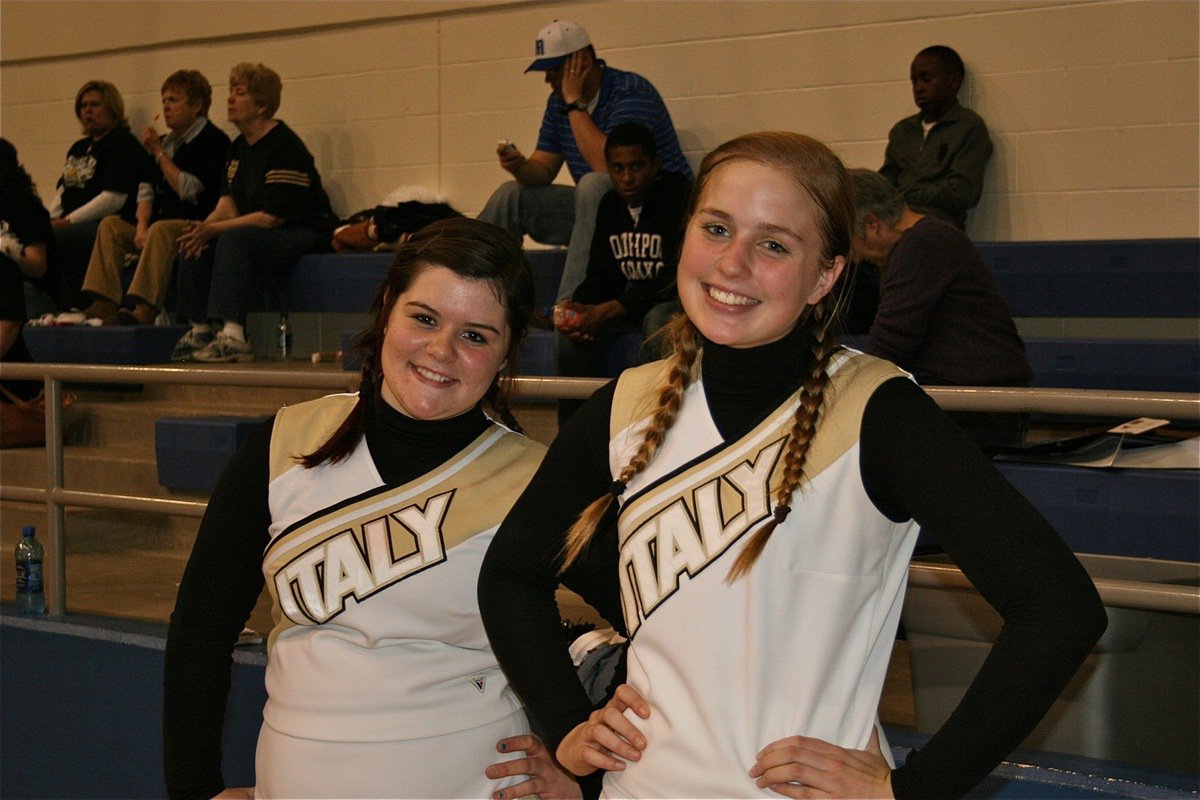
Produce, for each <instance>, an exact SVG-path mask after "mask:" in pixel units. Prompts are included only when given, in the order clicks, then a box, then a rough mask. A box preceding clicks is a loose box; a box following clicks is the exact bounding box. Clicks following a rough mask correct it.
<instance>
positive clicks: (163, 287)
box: [83, 217, 191, 308]
mask: <svg viewBox="0 0 1200 800" xmlns="http://www.w3.org/2000/svg"><path fill="white" fill-rule="evenodd" d="M190 221H191V220H186V219H160V220H159V221H158V222H155V223H153V224H152V225H151V226H150V230H149V231H148V232H147V234H146V246H145V247H144V248H143V249H142V255H141V258H139V259H138V264H137V269H136V270H135V271H134V273H133V283H131V284H130V286H129V295H130V296H131V297H136V298H138V299H139V300H142V301H144V302H147V303H149V304H150V305H152V306H154V307H155V308H162V307H163V301H164V300H166V295H167V286H168V285H170V283H171V270H172V269H174V268H175V256H176V255H178V254H179V247H178V245H177V244H176V243H175V242H176V240H177V239H178V238H179V236H180V234H182V233H183V229H184V227H185V226H187V224H188V223H189V222H190ZM136 232H137V228H135V227H134V226H133V225H130V224H129V223H128V222H126V221H125V220H123V219H121V218H120V217H105V218H104V220H102V221H101V223H100V228H99V229H98V230H97V231H96V244H95V245H94V246H93V247H92V258H91V261H89V262H88V268H87V275H86V276H84V279H83V288H84V289H85V290H87V291H89V292H93V293H94V294H97V295H99V296H101V297H106V298H108V299H109V300H112V301H113V302H114V303H120V302H121V269H122V268H123V267H124V266H125V256H126V255H128V254H129V253H136V252H137V249H136V248H135V247H134V246H133V236H134V234H135V233H136Z"/></svg>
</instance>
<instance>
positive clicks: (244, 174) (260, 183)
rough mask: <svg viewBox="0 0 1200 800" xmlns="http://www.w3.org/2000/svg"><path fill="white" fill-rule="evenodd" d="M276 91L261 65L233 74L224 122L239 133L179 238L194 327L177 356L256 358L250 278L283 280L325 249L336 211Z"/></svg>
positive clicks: (186, 305)
mask: <svg viewBox="0 0 1200 800" xmlns="http://www.w3.org/2000/svg"><path fill="white" fill-rule="evenodd" d="M282 91H283V84H282V82H281V81H280V79H279V75H278V74H276V73H275V71H274V70H271V69H269V68H268V67H265V66H263V65H262V64H238V65H237V66H236V67H234V68H233V71H232V72H231V73H230V75H229V103H228V108H229V121H230V122H232V123H233V124H234V126H236V127H237V129H238V131H239V132H240V133H239V135H238V137H237V138H236V139H234V140H233V144H232V145H231V146H230V148H229V161H228V165H227V166H226V168H225V180H224V183H223V184H222V186H221V199H220V200H218V201H217V207H216V208H215V209H213V212H212V213H211V214H209V215H208V217H207V218H205V220H204V221H203V222H193V223H190V224H189V225H188V226H187V227H186V228H185V230H184V232H183V234H182V235H181V236H180V237H179V253H180V260H179V309H178V310H179V313H180V314H181V315H183V316H185V317H186V318H187V320H188V321H189V322H190V323H191V325H192V327H191V330H189V331H188V332H187V333H185V334H184V335H183V337H182V338H181V339H180V340H179V342H178V343H177V344H176V345H175V352H174V353H173V355H172V358H174V359H175V360H178V361H187V360H189V359H194V360H196V361H210V362H228V361H252V360H254V351H253V348H251V346H250V343H249V342H248V341H247V340H246V311H247V304H248V303H249V298H250V294H251V290H252V288H253V286H254V282H255V278H256V277H258V276H261V275H263V274H266V273H270V274H273V275H274V276H276V277H282V276H283V275H285V274H286V273H287V271H288V270H289V269H291V267H292V264H293V263H295V261H296V259H297V258H299V257H300V256H302V255H304V254H305V253H311V252H316V251H317V250H321V249H325V248H326V247H327V246H328V243H329V237H330V234H331V233H332V232H333V227H334V224H335V222H336V218H335V217H334V215H333V210H332V209H331V208H330V206H329V197H328V196H326V194H325V190H324V189H323V188H322V187H321V176H320V175H319V174H318V173H317V167H316V164H315V163H314V161H313V157H312V154H311V153H309V152H308V148H307V147H305V146H304V142H302V141H300V137H299V136H297V135H296V134H295V133H293V132H292V129H291V128H289V127H288V126H287V125H286V124H284V123H283V121H282V120H277V119H275V112H276V111H277V110H278V109H279V100H280V95H281V94H282ZM214 239H215V240H216V241H215V243H214V241H213V240H214Z"/></svg>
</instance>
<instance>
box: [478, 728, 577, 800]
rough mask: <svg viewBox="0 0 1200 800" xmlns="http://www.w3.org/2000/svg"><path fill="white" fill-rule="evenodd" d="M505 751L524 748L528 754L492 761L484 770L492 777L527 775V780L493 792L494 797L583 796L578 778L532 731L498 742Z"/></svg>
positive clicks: (562, 799) (549, 799)
mask: <svg viewBox="0 0 1200 800" xmlns="http://www.w3.org/2000/svg"><path fill="white" fill-rule="evenodd" d="M496 749H497V750H499V751H500V752H501V753H514V752H517V751H522V752H524V753H525V757H524V758H514V759H512V760H510V761H500V762H498V763H496V764H492V765H491V766H490V767H488V768H487V769H486V770H484V774H485V775H487V776H488V777H489V778H491V779H492V780H500V779H501V778H508V777H511V776H513V775H524V776H525V780H524V781H522V782H520V783H516V784H513V785H512V786H508V787H505V788H503V789H500V790H498V791H496V792H493V793H492V797H493V798H494V800H513V798H517V797H538V798H539V800H582V798H583V792H582V791H581V790H580V789H579V784H578V783H576V782H575V779H574V778H573V777H571V776H570V775H568V774H567V773H565V772H563V771H562V770H561V769H559V767H558V765H557V764H555V763H554V759H553V758H551V757H550V751H549V750H547V749H546V745H545V744H543V743H542V740H541V739H539V738H538V737H536V736H534V735H532V734H526V735H524V736H510V737H508V738H507V739H501V740H500V741H499V742H498V743H497V744H496Z"/></svg>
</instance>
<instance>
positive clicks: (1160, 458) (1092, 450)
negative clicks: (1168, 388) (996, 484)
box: [995, 433, 1200, 469]
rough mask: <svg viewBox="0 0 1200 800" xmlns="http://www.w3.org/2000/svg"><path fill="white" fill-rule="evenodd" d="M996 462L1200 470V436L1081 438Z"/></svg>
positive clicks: (999, 457) (1002, 457)
mask: <svg viewBox="0 0 1200 800" xmlns="http://www.w3.org/2000/svg"><path fill="white" fill-rule="evenodd" d="M1055 445H1061V447H1060V448H1055V447H1054V446H1055ZM995 458H996V460H997V461H1025V462H1034V463H1038V464H1064V465H1069V466H1074V467H1092V468H1095V469H1106V468H1117V469H1200V436H1190V437H1188V438H1186V439H1178V440H1175V441H1161V440H1150V441H1148V440H1147V439H1146V438H1144V437H1139V436H1130V435H1122V434H1115V433H1105V434H1100V435H1096V436H1092V437H1080V438H1079V440H1078V443H1077V444H1075V442H1074V441H1073V440H1072V441H1068V442H1048V443H1042V444H1040V445H1035V446H1031V447H1027V448H1023V449H1019V450H1018V449H1014V450H1010V451H1007V452H1004V453H1001V454H999V455H997V456H996V457H995Z"/></svg>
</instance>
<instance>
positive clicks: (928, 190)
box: [879, 45, 992, 230]
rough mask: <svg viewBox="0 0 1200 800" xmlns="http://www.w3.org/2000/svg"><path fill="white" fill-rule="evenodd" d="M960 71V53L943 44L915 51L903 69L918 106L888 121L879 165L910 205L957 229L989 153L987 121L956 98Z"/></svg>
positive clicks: (974, 199)
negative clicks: (889, 126)
mask: <svg viewBox="0 0 1200 800" xmlns="http://www.w3.org/2000/svg"><path fill="white" fill-rule="evenodd" d="M965 74H966V71H965V69H964V68H963V62H962V59H961V58H959V55H958V53H956V52H954V50H952V49H950V48H949V47H946V46H944V45H934V46H933V47H926V48H925V49H924V50H922V51H921V52H919V53H917V57H916V58H914V59H913V62H912V66H911V67H910V68H909V75H910V77H911V78H912V91H913V100H915V101H916V103H917V108H919V109H920V112H918V113H917V114H914V115H913V116H911V117H906V118H904V119H902V120H900V121H899V122H897V123H896V124H895V125H894V126H893V127H892V130H891V132H890V133H889V134H888V144H887V152H886V153H885V154H884V157H883V166H882V167H880V168H879V172H880V174H882V175H883V176H884V177H886V178H887V179H888V180H889V181H891V182H892V185H893V186H895V187H896V188H897V189H899V190H900V194H901V196H902V197H903V198H904V202H906V203H907V204H908V205H909V207H910V208H912V209H913V210H914V211H918V212H920V213H922V214H932V215H934V216H936V217H939V218H940V219H944V220H945V221H947V222H949V223H950V224H952V225H954V226H955V227H957V228H959V229H960V230H962V229H965V228H966V224H967V210H968V209H971V208H974V207H975V206H976V205H977V204H978V203H979V197H980V195H982V194H983V169H984V167H985V166H986V165H987V160H988V159H989V158H990V157H991V155H992V142H991V139H989V138H988V132H987V125H985V124H984V122H983V119H982V118H981V117H980V116H979V115H978V114H976V113H975V112H974V111H972V110H971V109H969V108H964V107H962V106H960V105H959V104H958V90H959V87H961V86H962V82H963V77H964V76H965Z"/></svg>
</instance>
